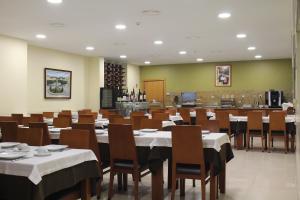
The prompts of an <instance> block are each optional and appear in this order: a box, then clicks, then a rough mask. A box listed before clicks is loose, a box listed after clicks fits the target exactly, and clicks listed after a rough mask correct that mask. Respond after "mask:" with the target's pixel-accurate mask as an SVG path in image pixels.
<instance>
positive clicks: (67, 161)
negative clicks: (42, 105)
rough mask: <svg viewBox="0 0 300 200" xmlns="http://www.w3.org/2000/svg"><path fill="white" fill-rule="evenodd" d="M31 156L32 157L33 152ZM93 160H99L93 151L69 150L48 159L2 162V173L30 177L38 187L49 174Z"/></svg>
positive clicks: (53, 154)
mask: <svg viewBox="0 0 300 200" xmlns="http://www.w3.org/2000/svg"><path fill="white" fill-rule="evenodd" d="M32 148H33V149H34V148H35V147H32ZM33 149H32V150H33ZM29 154H31V155H32V154H33V152H30V153H29ZM93 160H97V158H96V156H95V154H94V153H93V152H92V151H91V150H83V149H69V150H65V151H62V152H52V154H51V155H50V156H46V157H35V156H33V157H30V158H26V159H20V160H16V161H5V160H0V173H1V174H7V175H15V176H24V177H28V179H29V180H30V181H31V182H32V183H34V184H35V185H37V184H38V183H39V182H40V181H41V180H42V177H43V176H45V175H47V174H51V173H53V172H56V171H59V170H62V169H65V168H69V167H72V166H75V165H78V164H80V163H83V162H86V161H93Z"/></svg>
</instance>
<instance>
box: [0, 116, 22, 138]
mask: <svg viewBox="0 0 300 200" xmlns="http://www.w3.org/2000/svg"><path fill="white" fill-rule="evenodd" d="M0 127H1V134H2V142H16V141H17V132H18V124H17V122H16V121H2V122H0Z"/></svg>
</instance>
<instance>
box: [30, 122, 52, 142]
mask: <svg viewBox="0 0 300 200" xmlns="http://www.w3.org/2000/svg"><path fill="white" fill-rule="evenodd" d="M29 128H41V129H43V141H42V145H48V144H51V139H50V134H49V129H48V125H47V123H44V122H30V123H29Z"/></svg>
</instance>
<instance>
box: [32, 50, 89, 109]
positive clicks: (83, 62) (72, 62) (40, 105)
mask: <svg viewBox="0 0 300 200" xmlns="http://www.w3.org/2000/svg"><path fill="white" fill-rule="evenodd" d="M87 64H88V60H87V58H86V57H84V56H78V55H74V54H69V53H64V52H60V51H56V50H50V49H45V48H40V47H35V46H30V45H29V46H28V112H29V113H34V112H42V111H56V112H58V111H60V110H61V109H70V110H78V109H82V108H85V107H86V105H87V103H86V99H87V93H86V84H87V83H86V73H87V69H86V68H87V67H88V66H87ZM44 68H54V69H63V70H70V71H72V98H71V99H61V100H57V99H55V100H53V99H44V76H43V74H44Z"/></svg>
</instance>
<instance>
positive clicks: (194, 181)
mask: <svg viewBox="0 0 300 200" xmlns="http://www.w3.org/2000/svg"><path fill="white" fill-rule="evenodd" d="M193 187H196V180H195V179H193Z"/></svg>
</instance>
